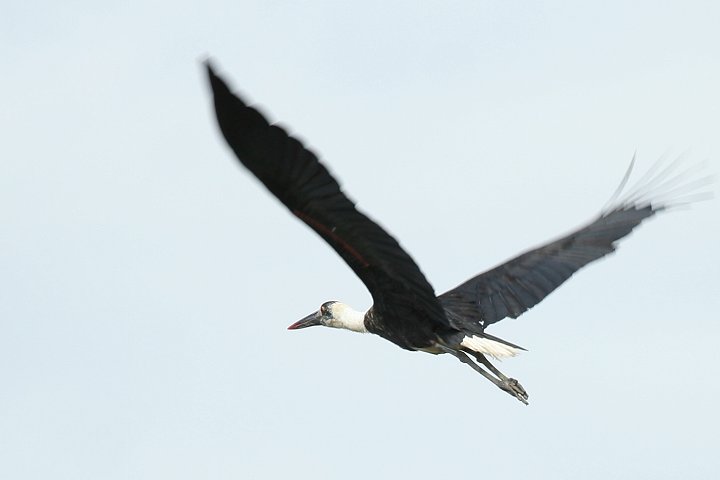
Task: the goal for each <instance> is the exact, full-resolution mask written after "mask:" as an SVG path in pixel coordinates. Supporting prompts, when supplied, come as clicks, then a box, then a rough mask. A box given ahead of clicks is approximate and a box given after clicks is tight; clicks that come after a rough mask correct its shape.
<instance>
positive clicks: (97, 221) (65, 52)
mask: <svg viewBox="0 0 720 480" xmlns="http://www.w3.org/2000/svg"><path fill="white" fill-rule="evenodd" d="M107 5H108V4H107V3H102V2H100V3H99V2H91V1H83V0H76V1H68V2H49V1H45V2H20V1H15V0H10V1H5V2H4V3H3V7H2V14H0V55H1V58H2V74H1V75H0V92H1V93H0V96H2V109H0V131H1V132H2V135H1V138H2V140H0V224H1V225H2V228H1V229H0V382H1V385H2V387H1V389H0V477H1V478H4V479H49V478H52V479H73V480H79V479H93V480H96V479H107V480H114V479H130V478H132V479H153V480H155V479H158V478H169V479H197V478H213V479H238V478H247V479H250V478H253V479H254V478H258V479H276V478H288V477H292V478H343V479H368V478H419V479H425V478H427V479H430V478H438V477H443V476H448V477H449V476H453V477H466V478H509V479H516V478H517V479H520V478H524V479H527V478H538V479H557V478H573V479H577V478H582V479H607V478H614V479H638V478H653V479H677V478H692V479H711V478H718V477H717V475H718V472H720V457H718V452H717V449H718V445H720V433H719V432H720V414H719V413H718V411H717V406H716V404H717V398H718V396H720V386H719V385H718V381H717V379H718V378H720V360H719V356H718V353H717V345H718V339H719V337H720V323H719V322H718V312H719V311H720V280H719V278H720V255H719V254H718V245H720V203H719V201H718V199H715V200H713V201H709V202H704V203H701V204H697V205H694V206H693V207H692V208H691V209H688V210H682V211H676V212H671V213H668V214H666V215H662V216H659V217H658V218H657V219H653V220H652V221H651V222H649V223H647V224H644V225H643V226H642V227H641V228H639V229H638V230H637V231H636V232H635V233H633V234H632V235H631V236H630V238H628V239H626V241H624V242H623V244H622V246H621V248H620V249H619V251H618V252H617V253H616V254H615V255H613V256H612V257H611V258H608V259H605V260H603V261H601V262H599V263H596V264H593V265H591V266H590V267H588V268H586V269H584V270H582V271H581V272H580V273H579V274H578V275H577V276H575V277H573V279H571V280H570V281H569V282H568V283H567V284H565V285H564V286H562V287H561V288H560V289H559V290H558V291H556V292H555V293H553V294H552V295H550V296H549V297H548V298H547V299H546V300H545V301H544V302H543V303H542V304H540V305H539V306H537V307H536V308H534V309H532V310H531V311H530V312H528V313H527V314H525V315H523V316H522V317H520V318H519V319H517V320H511V319H508V320H505V321H503V322H501V323H499V324H496V325H493V326H492V328H491V329H490V330H489V332H490V333H492V334H495V335H498V336H501V337H503V338H507V339H508V340H510V341H512V342H515V343H518V344H520V345H522V346H524V347H526V348H527V349H528V350H529V351H528V352H526V353H523V354H522V355H521V356H520V357H518V358H514V359H509V360H506V361H504V362H502V364H501V365H500V367H501V369H502V370H504V371H505V372H506V373H507V374H508V375H510V376H513V377H515V378H518V379H519V380H520V381H521V383H522V384H523V385H524V386H525V388H526V389H527V390H528V392H529V394H530V405H529V406H527V407H526V406H524V405H522V404H520V403H519V402H518V401H516V400H514V399H513V398H511V397H509V396H508V395H506V394H504V393H502V392H501V391H499V390H498V389H497V388H495V387H493V386H492V385H491V384H490V383H489V382H487V381H486V380H484V379H483V378H481V377H480V376H479V375H477V374H476V373H474V372H473V371H471V370H470V369H469V368H467V367H466V366H464V365H462V364H460V363H459V362H458V361H457V360H456V359H454V358H451V357H449V356H443V357H434V356H431V355H427V354H423V353H411V352H407V351H403V350H401V349H399V348H397V347H396V346H394V345H392V344H390V343H388V342H386V341H384V340H382V339H380V338H379V337H375V336H372V335H357V334H352V333H348V332H342V331H337V330H331V329H321V328H316V329H308V330H302V331H294V332H290V331H287V330H286V329H285V328H286V327H287V325H289V324H290V323H292V322H294V321H296V320H297V319H299V318H300V317H302V316H304V315H306V314H308V313H310V312H312V311H314V310H315V309H317V308H318V307H319V305H320V304H321V303H322V302H324V301H326V300H342V301H345V302H347V303H349V304H351V305H353V306H354V307H356V308H358V309H365V308H367V307H369V306H370V296H369V295H368V293H367V292H366V290H365V288H364V286H363V285H362V283H361V282H360V281H359V280H358V279H357V278H356V277H355V276H354V275H353V273H352V272H351V271H350V270H349V268H347V267H346V266H345V265H344V264H343V263H342V262H341V261H340V260H339V258H338V257H337V256H336V255H335V253H334V252H333V251H332V250H331V249H330V248H329V247H328V246H326V245H325V244H324V243H323V242H322V241H320V239H319V238H318V237H317V236H316V235H315V234H314V233H313V232H312V231H310V230H309V229H308V228H307V227H305V226H304V225H303V224H302V223H300V222H299V221H297V220H296V219H295V218H294V217H292V216H291V215H290V214H288V212H287V211H285V209H284V208H283V207H282V206H281V205H280V204H279V203H278V202H277V201H276V200H275V199H274V198H272V197H271V196H270V195H269V194H268V193H267V192H266V191H265V190H264V188H263V187H262V186H261V185H260V184H259V183H258V182H257V181H256V180H255V179H254V178H252V177H251V175H249V173H248V172H246V171H245V170H243V169H242V168H240V167H239V166H238V165H237V163H236V161H235V160H234V158H233V157H232V155H231V154H230V152H229V150H228V148H227V147H226V146H225V144H224V142H223V141H222V139H221V138H220V136H219V133H218V131H217V128H216V125H215V121H214V117H213V114H212V110H211V103H210V96H209V92H208V86H207V84H206V81H205V78H204V72H203V71H202V69H201V63H200V62H201V61H202V60H203V59H205V58H207V57H208V56H210V57H211V58H212V59H213V60H214V61H215V62H216V65H217V66H218V68H219V69H220V71H221V72H222V73H223V74H224V75H225V77H226V78H227V79H228V80H229V81H230V82H231V84H232V85H233V87H234V88H236V89H237V90H238V91H239V92H242V94H243V95H244V97H245V98H246V99H247V100H248V101H250V102H252V103H258V104H260V105H261V107H262V109H263V111H264V112H265V113H266V114H267V115H268V116H269V117H270V118H271V119H272V120H273V121H279V122H281V123H282V124H283V125H285V126H286V127H288V128H289V129H290V130H291V131H293V132H294V133H295V134H296V135H297V136H298V137H299V138H301V139H303V140H304V141H306V142H307V143H308V144H309V145H310V146H311V147H312V148H313V149H314V150H315V151H316V152H317V153H318V154H319V155H320V157H321V158H322V159H323V161H324V162H325V163H326V164H327V165H328V166H329V168H330V169H331V170H332V171H333V172H334V173H335V174H336V175H337V176H338V178H339V179H340V181H341V183H342V185H343V186H344V189H345V191H346V192H347V193H348V195H350V196H351V197H352V198H353V199H354V200H356V201H357V203H358V206H359V208H360V209H362V210H363V211H365V212H367V213H368V214H370V215H371V216H372V217H373V218H375V219H376V220H378V221H379V222H380V223H381V224H382V225H384V226H386V227H387V228H388V229H389V230H390V231H391V232H392V233H393V234H394V235H395V236H396V237H397V238H398V239H400V241H401V243H402V245H403V246H404V247H405V248H406V249H407V250H408V251H409V252H410V253H411V254H412V255H413V257H414V258H415V260H416V261H417V262H418V264H419V265H420V266H421V268H422V269H423V271H424V272H425V274H426V275H427V277H428V278H429V279H430V281H431V282H432V283H433V285H434V286H435V288H436V290H437V291H438V292H442V291H445V290H446V289H448V288H451V287H453V286H455V285H456V284H458V283H460V282H462V281H464V280H466V279H467V278H469V277H470V276H472V275H474V274H476V273H478V272H480V271H482V270H484V269H486V268H489V267H491V266H493V265H495V264H497V263H499V262H501V261H503V260H505V259H507V258H509V257H511V256H513V255H515V254H517V253H519V252H520V251H522V250H524V249H527V248H529V247H532V246H534V245H537V244H538V243H541V242H544V241H546V240H549V239H551V238H553V237H556V236H558V235H559V234H562V233H565V232H567V231H569V230H570V229H572V228H575V227H577V226H578V225H580V224H582V223H583V222H585V221H587V220H589V219H591V218H592V217H593V216H594V215H595V214H596V213H597V212H598V211H599V209H600V208H601V207H602V206H603V204H604V203H605V201H606V200H607V199H608V198H609V197H610V195H611V194H612V192H613V191H614V189H615V187H616V186H617V184H618V182H619V181H620V179H621V177H622V175H623V173H624V171H625V169H626V167H627V165H628V163H629V161H630V159H631V157H632V155H633V153H634V152H635V151H637V152H638V167H637V168H638V170H639V171H643V170H646V169H647V168H649V167H650V166H651V165H652V164H653V162H654V161H656V160H657V159H658V158H659V157H660V156H662V155H663V154H668V155H671V156H677V155H680V154H682V153H684V152H685V153H686V157H687V161H688V162H689V163H693V162H699V161H704V160H706V161H707V165H708V167H707V170H708V171H709V172H714V173H718V172H720V136H719V133H720V89H719V88H718V85H720V30H719V29H718V22H719V21H720V7H718V4H717V2H711V1H668V2H665V1H637V2H625V1H607V2H564V1H552V0H551V1H544V2H507V1H502V2H496V1H485V0H474V1H397V2H395V1H387V0H386V1H375V0H366V1H363V2H338V1H324V2H323V1H294V2H291V1H270V0H262V1H242V0H241V1H220V0H210V1H203V2H200V1H195V0H180V1H177V0H176V1H172V2H170V1H166V0H156V1H149V2H137V1H126V2H117V3H116V4H115V5H114V6H112V7H108V6H107ZM714 189H715V191H716V197H717V186H715V187H714Z"/></svg>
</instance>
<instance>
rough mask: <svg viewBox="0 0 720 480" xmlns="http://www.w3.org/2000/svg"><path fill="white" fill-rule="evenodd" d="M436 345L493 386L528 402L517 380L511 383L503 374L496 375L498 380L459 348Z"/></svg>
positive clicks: (525, 402)
mask: <svg viewBox="0 0 720 480" xmlns="http://www.w3.org/2000/svg"><path fill="white" fill-rule="evenodd" d="M437 347H438V348H439V349H440V350H442V351H443V352H445V353H449V354H451V355H453V356H455V357H457V359H458V360H460V361H461V362H463V363H466V364H468V365H470V367H471V368H472V369H473V370H475V371H476V372H478V373H479V374H480V375H482V376H483V377H485V378H487V379H488V380H490V381H491V382H492V383H493V384H495V386H497V387H498V388H500V389H501V390H503V391H505V392H507V393H509V394H510V395H513V396H514V397H515V398H517V399H518V400H520V401H521V402H523V403H524V404H525V405H527V404H528V402H527V398H528V395H527V393H525V390H524V389H523V388H522V387H521V386H520V384H519V383H517V380H514V382H515V383H514V384H513V383H511V382H510V381H508V379H507V377H505V376H504V375H503V377H504V378H505V380H503V379H502V377H499V376H498V378H500V380H498V379H497V378H495V377H493V376H492V375H491V374H490V373H489V372H486V371H485V370H483V368H482V367H481V366H480V365H478V364H477V363H475V362H473V361H472V360H471V359H470V357H468V356H467V355H466V354H465V353H464V352H462V351H460V350H455V349H453V348H449V347H446V346H445V345H440V344H437ZM487 363H488V364H489V363H490V362H487ZM492 368H493V369H495V367H492ZM498 373H499V372H498ZM500 375H502V374H500ZM509 380H513V379H509ZM515 386H517V387H520V388H519V389H517V388H516V387H515Z"/></svg>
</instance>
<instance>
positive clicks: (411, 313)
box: [207, 64, 447, 349]
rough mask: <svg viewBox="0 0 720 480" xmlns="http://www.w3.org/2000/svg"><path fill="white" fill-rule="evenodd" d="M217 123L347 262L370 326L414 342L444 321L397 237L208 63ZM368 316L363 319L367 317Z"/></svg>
mask: <svg viewBox="0 0 720 480" xmlns="http://www.w3.org/2000/svg"><path fill="white" fill-rule="evenodd" d="M207 69H208V75H209V77H210V85H211V87H212V90H213V94H214V100H215V112H216V115H217V119H218V123H219V125H220V130H221V131H222V133H223V135H224V136H225V139H226V140H227V142H228V144H229V145H230V147H231V148H232V149H233V151H234V152H235V154H236V155H237V157H238V158H239V159H240V161H241V162H242V164H243V165H245V167H247V168H248V170H250V171H251V172H252V173H253V174H254V175H255V176H256V177H257V178H258V179H259V180H260V181H261V182H262V183H263V184H264V185H265V186H266V187H267V188H268V189H269V190H270V191H271V192H272V193H273V194H274V195H275V196H276V197H277V198H278V199H279V200H280V201H281V202H282V203H283V204H285V206H286V207H287V208H288V209H290V211H291V212H292V213H293V214H295V216H297V217H298V218H300V219H301V220H302V221H303V222H305V223H306V224H307V225H308V226H310V227H311V228H312V229H313V230H315V232H317V233H318V234H319V235H320V236H321V237H322V238H323V239H324V240H325V241H326V242H328V243H329V244H330V246H331V247H332V248H333V249H334V250H335V251H336V252H337V253H338V254H339V255H340V256H341V257H342V258H343V260H345V262H347V264H348V265H349V266H350V268H352V270H353V271H354V272H355V273H356V274H357V276H358V277H360V279H361V280H362V281H363V283H365V285H366V286H367V288H368V290H369V291H370V293H371V295H372V297H373V302H374V305H373V309H372V310H373V313H374V315H370V316H369V320H370V323H372V320H373V318H374V319H382V321H379V322H377V325H368V327H369V328H370V329H371V331H373V332H374V333H377V334H379V335H381V336H383V337H385V338H387V339H388V340H390V341H392V342H394V343H396V344H398V345H400V346H401V347H403V348H408V349H415V348H419V347H424V346H427V345H428V342H429V341H431V340H432V339H433V338H434V334H433V332H434V331H436V330H437V329H439V328H446V326H447V320H446V319H445V314H444V311H443V309H442V307H441V306H440V304H439V302H438V300H437V299H436V297H435V293H434V291H433V288H432V287H431V286H430V284H429V283H428V281H427V280H426V279H425V276H424V275H423V274H422V272H421V271H420V269H419V268H418V266H417V265H416V264H415V262H414V261H413V260H412V258H410V256H409V255H408V254H407V253H406V252H405V251H404V250H403V249H402V248H401V247H400V245H399V244H398V242H397V241H396V240H395V239H394V238H393V237H391V236H390V235H389V234H388V233H387V232H386V231H385V230H383V229H382V228H381V227H380V226H379V225H377V224H376V223H375V222H373V221H372V220H370V219H369V218H368V217H366V216H365V215H363V214H362V213H360V212H358V211H357V210H356V209H355V206H354V204H353V203H352V202H351V201H350V200H349V199H348V198H347V197H346V196H345V195H344V194H343V192H342V191H341V189H340V185H339V184H338V182H337V181H336V180H335V179H334V178H333V177H332V176H331V175H330V173H329V172H328V171H327V169H326V168H325V167H324V166H323V165H322V164H321V163H320V162H319V161H318V159H317V157H316V156H315V154H313V153H312V152H311V151H309V150H308V149H306V148H305V147H304V146H303V145H302V144H301V143H300V142H299V141H298V140H297V139H295V138H293V137H291V136H290V135H288V134H287V132H285V130H283V129H282V128H280V127H278V126H277V125H270V124H269V123H268V122H267V120H265V118H264V117H263V116H262V115H261V114H260V113H259V112H258V111H257V110H255V109H254V108H252V107H249V106H247V105H246V104H245V103H244V102H243V101H242V100H241V99H240V98H238V97H237V96H235V95H234V94H233V93H232V92H230V90H229V88H228V86H227V85H226V84H225V82H223V80H222V79H221V78H219V77H218V76H217V75H216V74H215V72H214V71H213V69H212V67H211V66H210V65H209V64H208V65H207ZM366 323H367V322H366Z"/></svg>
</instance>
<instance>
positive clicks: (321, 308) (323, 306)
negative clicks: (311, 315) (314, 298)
mask: <svg viewBox="0 0 720 480" xmlns="http://www.w3.org/2000/svg"><path fill="white" fill-rule="evenodd" d="M320 313H321V314H323V315H325V314H327V307H326V306H325V304H324V303H323V304H322V305H320Z"/></svg>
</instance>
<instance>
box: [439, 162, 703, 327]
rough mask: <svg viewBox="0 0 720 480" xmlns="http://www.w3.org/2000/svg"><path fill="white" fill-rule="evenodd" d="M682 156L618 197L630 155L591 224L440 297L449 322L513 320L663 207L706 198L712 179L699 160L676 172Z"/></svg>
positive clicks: (655, 169)
mask: <svg viewBox="0 0 720 480" xmlns="http://www.w3.org/2000/svg"><path fill="white" fill-rule="evenodd" d="M682 160H683V157H679V158H677V159H676V160H675V161H673V162H671V163H670V164H669V165H664V162H665V159H661V160H660V161H658V162H657V163H656V164H655V165H653V166H652V167H651V168H650V170H648V171H647V172H646V173H645V175H644V176H643V177H642V178H641V179H640V180H639V181H638V182H637V183H636V185H635V187H634V188H633V189H631V190H630V191H629V192H627V193H625V194H623V195H620V194H621V192H622V191H623V188H624V186H625V184H626V182H627V180H628V178H629V177H630V173H631V171H632V167H633V165H634V163H635V159H634V158H633V161H632V162H631V163H630V167H629V168H628V170H627V172H626V173H625V177H624V178H623V180H622V182H621V183H620V186H619V187H618V189H617V191H616V192H615V194H614V195H613V197H612V198H611V200H610V202H608V203H609V204H610V205H611V206H610V207H609V208H607V209H605V210H604V211H603V212H602V213H601V214H600V216H598V217H597V218H596V219H595V220H594V221H593V222H591V223H590V224H588V225H586V226H585V227H583V228H580V229H578V230H576V231H575V232H573V233H571V234H569V235H566V236H564V237H563V238H560V239H559V240H555V241H553V242H550V243H548V244H546V245H543V246H541V247H539V248H536V249H534V250H530V251H529V252H526V253H523V254H522V255H519V256H517V257H515V258H513V259H512V260H510V261H508V262H505V263H503V264H502V265H499V266H497V267H495V268H493V269H492V270H489V271H487V272H485V273H482V274H480V275H477V276H476V277H474V278H471V279H470V280H468V281H467V282H465V283H463V284H462V285H459V286H457V287H456V288H454V289H452V290H450V291H448V292H446V293H443V294H442V295H440V296H439V297H438V298H439V300H440V303H442V305H443V308H445V314H446V317H447V319H448V322H449V323H450V325H452V326H453V327H455V328H458V329H466V330H470V331H474V332H481V331H483V330H484V328H485V327H487V326H488V325H490V324H493V323H495V322H498V321H500V320H502V319H503V318H505V317H512V318H517V317H518V316H520V315H521V314H522V313H523V312H525V311H527V310H528V309H530V308H532V307H533V306H535V305H537V304H538V303H539V302H540V301H541V300H542V299H543V298H545V297H546V296H547V295H548V294H550V292H552V291H553V290H555V289H556V288H557V287H559V286H560V285H561V284H562V283H563V282H564V281H565V280H567V279H568V278H570V277H571V276H572V275H573V274H574V273H575V272H577V271H578V270H579V269H581V268H582V267H584V266H585V265H587V264H588V263H590V262H593V261H595V260H598V259H600V258H602V257H604V256H605V255H607V254H609V253H611V252H613V251H614V250H615V247H616V245H615V242H617V241H618V240H620V239H621V238H623V237H625V236H626V235H628V234H629V233H630V232H631V231H632V230H633V229H634V228H635V227H637V226H638V225H640V223H642V222H643V221H644V220H646V219H648V218H650V217H652V216H653V215H655V214H656V213H658V212H660V211H662V210H665V209H667V208H672V207H676V206H684V205H688V204H690V203H693V202H696V201H699V200H703V199H708V198H710V197H711V196H712V195H711V192H708V191H701V190H700V189H701V188H703V189H704V188H705V187H708V186H709V185H711V184H712V183H713V180H714V179H713V177H712V176H711V175H710V176H705V177H702V178H697V175H696V174H697V173H698V170H699V168H700V169H701V168H702V164H699V165H694V166H690V167H689V168H685V170H684V171H682V172H680V173H677V167H678V165H679V164H680V163H681V162H682ZM692 177H695V179H693V178H692ZM688 180H690V181H688ZM616 199H617V200H616Z"/></svg>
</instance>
